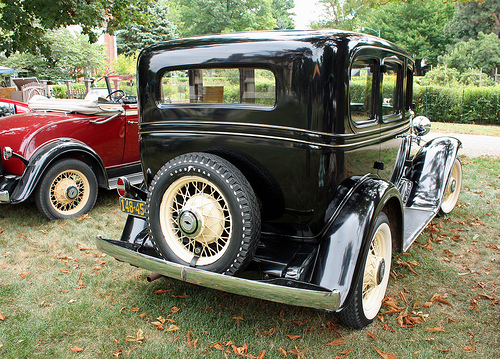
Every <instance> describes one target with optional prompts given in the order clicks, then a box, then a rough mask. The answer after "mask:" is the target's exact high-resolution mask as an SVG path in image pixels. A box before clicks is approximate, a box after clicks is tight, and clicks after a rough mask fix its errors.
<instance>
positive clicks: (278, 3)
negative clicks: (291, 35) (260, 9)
mask: <svg viewBox="0 0 500 359" xmlns="http://www.w3.org/2000/svg"><path fill="white" fill-rule="evenodd" d="M294 6H295V2H294V0H272V15H273V17H274V18H275V19H276V27H277V28H278V29H280V30H285V29H294V28H295V24H294V22H293V19H292V15H294V14H293V13H291V12H290V11H289V10H291V9H293V7H294Z"/></svg>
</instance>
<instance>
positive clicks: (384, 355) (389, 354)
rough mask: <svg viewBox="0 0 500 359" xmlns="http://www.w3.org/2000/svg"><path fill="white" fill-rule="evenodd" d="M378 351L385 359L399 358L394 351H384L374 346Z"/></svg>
mask: <svg viewBox="0 0 500 359" xmlns="http://www.w3.org/2000/svg"><path fill="white" fill-rule="evenodd" d="M374 348H375V350H376V351H377V353H378V354H379V355H380V356H381V357H382V358H384V359H397V358H396V355H395V354H394V353H384V352H383V351H382V350H380V349H378V348H377V347H374Z"/></svg>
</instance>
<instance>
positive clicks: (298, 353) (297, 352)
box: [288, 345, 307, 359]
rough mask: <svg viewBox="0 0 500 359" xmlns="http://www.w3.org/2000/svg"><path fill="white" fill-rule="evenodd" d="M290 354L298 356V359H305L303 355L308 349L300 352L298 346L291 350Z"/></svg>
mask: <svg viewBox="0 0 500 359" xmlns="http://www.w3.org/2000/svg"><path fill="white" fill-rule="evenodd" d="M288 352H289V353H291V354H294V355H296V356H297V359H302V358H303V355H304V354H305V353H306V352H307V349H304V350H300V349H299V348H297V346H296V345H295V347H294V348H293V349H292V350H289V351H288Z"/></svg>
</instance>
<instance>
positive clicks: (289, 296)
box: [96, 235, 340, 310]
mask: <svg viewBox="0 0 500 359" xmlns="http://www.w3.org/2000/svg"><path fill="white" fill-rule="evenodd" d="M96 245H97V249H98V250H100V251H101V252H104V253H106V254H108V255H110V256H111V257H114V258H116V259H118V260H120V261H124V262H128V263H130V264H131V265H133V266H137V267H140V268H144V269H147V270H150V271H152V272H154V273H159V274H161V275H164V276H166V277H170V278H174V279H178V280H181V281H185V282H188V283H192V284H196V285H201V286H204V287H208V288H213V289H217V290H222V291H225V292H230V293H234V294H238V295H244V296H248V297H254V298H258V299H264V300H270V301H273V302H278V303H284V304H289V305H297V306H302V307H310V308H319V309H328V310H337V309H338V308H339V306H340V292H339V291H337V290H333V291H328V290H325V291H318V290H310V289H299V288H292V287H286V286H282V285H277V284H272V283H266V282H262V281H256V280H248V279H244V278H238V277H232V276H227V275H223V274H218V273H213V272H207V271H204V270H200V269H197V268H191V267H186V266H182V265H180V264H176V263H171V262H167V261H164V260H161V259H158V258H155V257H151V256H148V255H145V254H142V253H138V252H136V251H133V250H130V249H127V248H124V247H122V246H120V245H116V244H113V243H112V242H111V241H110V240H106V239H104V238H103V237H102V236H100V235H98V236H97V238H96Z"/></svg>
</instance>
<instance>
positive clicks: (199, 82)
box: [161, 68, 276, 106]
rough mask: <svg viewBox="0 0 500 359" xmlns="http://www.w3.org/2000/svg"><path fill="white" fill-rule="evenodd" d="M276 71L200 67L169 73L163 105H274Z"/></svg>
mask: <svg viewBox="0 0 500 359" xmlns="http://www.w3.org/2000/svg"><path fill="white" fill-rule="evenodd" d="M275 102H276V79H275V76H274V73H273V72H272V71H270V70H267V69H259V68H199V69H187V70H175V71H168V72H165V73H164V74H163V76H162V80H161V103H162V104H197V103H213V104H228V105H235V106H237V105H256V106H274V104H275Z"/></svg>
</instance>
